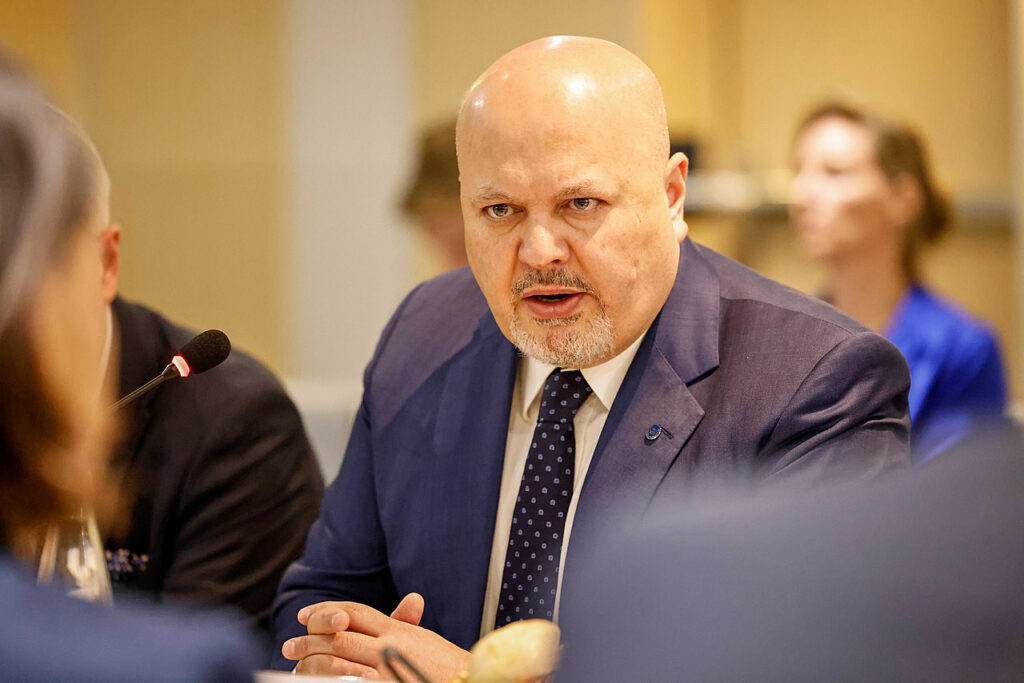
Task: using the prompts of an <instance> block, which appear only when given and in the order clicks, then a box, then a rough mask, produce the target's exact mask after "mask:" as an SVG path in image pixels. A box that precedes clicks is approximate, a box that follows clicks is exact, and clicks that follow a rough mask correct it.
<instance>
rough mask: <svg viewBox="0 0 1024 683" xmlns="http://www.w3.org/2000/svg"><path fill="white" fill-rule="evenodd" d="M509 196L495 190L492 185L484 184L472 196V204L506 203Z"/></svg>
mask: <svg viewBox="0 0 1024 683" xmlns="http://www.w3.org/2000/svg"><path fill="white" fill-rule="evenodd" d="M509 201H511V200H510V199H509V196H508V195H507V194H505V193H504V192H500V191H498V190H495V189H494V188H492V187H489V186H487V185H485V186H484V187H481V188H480V190H479V191H478V192H477V193H476V194H475V195H474V196H473V206H483V205H485V204H507V203H508V202H509Z"/></svg>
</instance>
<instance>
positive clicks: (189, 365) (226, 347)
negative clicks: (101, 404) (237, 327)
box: [111, 330, 231, 410]
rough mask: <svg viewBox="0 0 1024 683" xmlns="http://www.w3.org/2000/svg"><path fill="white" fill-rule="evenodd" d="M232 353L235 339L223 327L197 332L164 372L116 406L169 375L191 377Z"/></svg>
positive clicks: (144, 391) (124, 404) (130, 399)
mask: <svg viewBox="0 0 1024 683" xmlns="http://www.w3.org/2000/svg"><path fill="white" fill-rule="evenodd" d="M229 353H231V341H230V340H229V339H228V336H227V335H226V334H224V333H223V332H221V331H220V330H207V331H206V332H202V333H201V334H197V335H196V336H195V337H193V338H192V341H190V342H189V343H187V344H185V345H184V346H182V347H181V350H180V351H178V353H176V354H175V355H174V358H171V362H170V363H168V364H167V367H166V368H164V370H163V372H161V373H160V374H159V375H157V376H156V377H154V378H153V379H151V380H149V381H148V382H146V383H145V384H143V385H142V386H141V387H139V388H138V389H136V390H135V391H133V392H132V393H130V394H128V395H127V396H125V397H124V398H122V399H121V400H120V401H118V402H117V403H115V404H114V405H113V406H111V407H112V408H113V409H114V410H117V409H118V408H123V407H124V406H126V405H128V404H129V403H131V402H132V401H134V400H135V399H137V398H138V397H139V396H142V395H143V394H145V393H146V392H147V391H151V390H152V389H155V388H156V387H158V386H160V385H161V384H163V383H164V382H166V381H167V380H169V379H176V378H178V377H188V376H189V375H198V374H199V373H201V372H206V371H207V370H209V369H210V368H213V367H216V366H218V365H220V364H221V363H223V362H224V359H225V358H227V357H228V354H229Z"/></svg>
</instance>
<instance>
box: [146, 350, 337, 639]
mask: <svg viewBox="0 0 1024 683" xmlns="http://www.w3.org/2000/svg"><path fill="white" fill-rule="evenodd" d="M261 370H262V369H261ZM242 381H244V382H245V383H246V384H248V386H244V385H239V386H238V387H237V389H238V390H237V391H233V392H231V396H232V401H233V403H232V404H231V405H223V406H221V409H220V410H216V411H211V412H212V413H213V414H214V415H215V416H216V417H214V418H212V419H213V420H214V421H215V423H213V424H210V425H207V426H206V427H205V429H204V431H205V432H206V433H207V434H208V436H207V437H206V441H205V442H204V443H203V446H202V448H201V449H200V450H199V453H198V455H197V457H195V458H194V459H193V462H192V464H191V466H190V469H189V471H188V472H187V475H186V479H185V481H184V484H183V486H182V498H181V500H180V503H179V510H178V512H177V515H176V516H177V517H178V519H180V520H181V522H180V524H178V525H177V526H176V528H175V535H174V537H173V538H170V539H168V541H167V542H168V543H170V544H173V548H174V552H173V554H172V556H173V561H172V562H171V564H170V566H169V567H168V569H167V572H166V575H165V578H164V585H163V588H162V591H161V595H162V596H164V597H174V598H184V599H186V600H188V601H190V602H193V603H206V604H220V603H225V604H231V605H235V606H237V607H239V608H241V609H242V610H244V611H245V612H247V613H248V614H250V615H252V616H253V617H254V618H255V619H256V620H257V621H258V623H259V625H260V626H262V627H263V628H266V627H267V624H268V620H269V615H270V607H271V604H272V602H273V599H274V594H275V592H276V590H277V584H278V581H279V580H280V578H281V575H282V574H283V573H284V570H285V568H287V566H288V564H289V563H290V562H292V561H293V560H294V559H296V558H297V557H299V555H300V554H301V553H302V548H303V544H304V541H305V535H306V532H307V530H308V529H309V526H310V524H312V522H313V520H314V519H316V513H317V506H318V504H319V501H320V498H321V496H322V493H323V479H322V477H321V475H320V471H319V467H318V465H317V463H316V459H315V457H314V455H313V451H312V448H311V447H310V444H309V440H308V439H307V437H306V433H305V430H304V428H303V425H302V420H301V418H300V417H299V414H298V411H297V410H296V408H295V406H294V404H292V402H291V399H289V398H288V396H287V394H285V392H284V390H283V389H282V388H281V387H280V385H278V384H277V382H276V381H274V380H272V379H271V378H270V377H268V376H265V375H264V374H263V373H262V372H261V373H259V374H255V373H251V374H248V375H246V376H245V378H244V380H242Z"/></svg>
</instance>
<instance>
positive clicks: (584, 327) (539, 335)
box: [509, 271, 614, 369]
mask: <svg viewBox="0 0 1024 683" xmlns="http://www.w3.org/2000/svg"><path fill="white" fill-rule="evenodd" d="M533 284H557V285H563V286H567V287H575V288H578V289H581V290H583V291H585V292H587V294H588V295H590V296H593V297H594V299H595V301H597V304H598V306H599V307H600V310H599V311H598V312H597V313H596V314H595V315H593V316H591V317H590V318H589V319H588V320H583V312H582V311H581V312H579V313H575V314H573V315H571V316H568V317H566V318H535V317H533V316H530V322H531V323H532V324H533V325H536V326H539V327H540V328H541V329H540V330H538V331H531V330H528V329H527V327H526V325H524V322H523V320H522V319H521V317H520V314H519V306H518V304H519V303H520V299H519V295H520V294H521V293H522V292H523V291H525V290H526V288H527V287H529V286H531V285H533ZM613 332H614V328H613V326H612V321H611V319H610V318H609V317H608V313H607V312H606V311H605V307H604V304H603V303H602V302H601V300H600V299H599V298H598V297H597V296H596V294H595V293H594V289H593V287H592V286H591V285H590V283H589V282H586V281H585V280H582V279H581V278H579V276H576V275H571V274H568V273H565V272H564V271H547V272H541V271H532V272H530V273H528V274H527V276H526V277H525V278H523V279H522V280H520V281H519V282H517V283H516V285H515V286H514V287H513V296H512V319H511V320H510V321H509V336H510V337H511V339H512V343H513V344H515V346H516V348H518V349H519V351H520V353H522V354H523V355H525V356H529V357H530V358H534V359H536V360H539V361H540V362H542V363H547V364H548V365H554V366H556V367H560V368H571V369H576V368H588V367H591V366H593V365H597V364H599V363H602V362H604V361H606V360H608V359H609V358H611V356H612V351H613V349H614V346H613V344H612V337H613Z"/></svg>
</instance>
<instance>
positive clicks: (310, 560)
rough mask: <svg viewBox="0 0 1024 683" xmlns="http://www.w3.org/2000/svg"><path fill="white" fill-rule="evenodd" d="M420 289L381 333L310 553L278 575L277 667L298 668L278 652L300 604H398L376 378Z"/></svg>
mask: <svg viewBox="0 0 1024 683" xmlns="http://www.w3.org/2000/svg"><path fill="white" fill-rule="evenodd" d="M417 291H419V288H416V289H414V290H413V291H412V292H411V293H410V294H409V295H408V296H407V297H406V299H405V301H404V302H402V304H401V305H400V306H399V307H398V310H397V311H396V312H395V314H394V316H392V318H391V320H390V321H389V322H388V325H387V327H385V329H384V331H383V333H382V334H381V338H380V341H379V342H378V343H377V349H376V350H375V352H374V356H373V359H372V360H371V361H370V364H369V365H368V366H367V368H366V372H365V373H364V376H363V399H362V402H361V403H360V406H359V412H358V413H357V414H356V419H355V422H354V423H353V425H352V432H351V434H350V436H349V442H348V447H347V448H346V449H345V455H344V458H343V459H342V463H341V469H340V470H339V472H338V476H337V477H336V478H335V480H334V482H333V483H332V484H331V485H330V487H328V489H327V491H326V492H325V493H324V499H323V504H322V505H321V508H320V518H319V519H318V520H317V521H316V522H315V523H314V524H313V527H312V528H311V529H310V531H309V538H308V540H307V542H306V550H305V553H304V554H303V556H302V558H301V559H300V560H298V561H297V562H295V563H294V564H292V566H291V567H289V568H288V571H287V572H285V575H284V578H282V579H281V585H280V587H279V589H278V593H277V599H276V600H275V601H274V608H273V614H272V616H271V629H272V632H273V636H274V651H273V653H272V656H273V659H272V667H273V668H275V669H282V670H291V669H292V668H293V667H294V666H295V663H294V662H292V661H289V660H287V659H285V658H284V657H283V656H282V655H281V645H282V644H283V643H284V641H286V640H288V639H289V638H294V637H295V636H300V635H305V633H306V630H305V628H304V627H303V626H302V625H301V624H299V623H298V621H297V620H296V614H298V611H299V610H300V609H302V608H303V607H305V606H307V605H312V604H316V603H318V602H324V601H328V600H330V601H336V600H346V601H354V602H360V603H363V604H365V605H369V606H370V607H374V608H376V609H379V610H381V611H383V612H390V611H391V610H392V609H394V607H395V605H396V604H397V603H398V598H399V596H398V591H397V589H396V588H395V585H394V582H393V580H392V578H391V571H390V568H389V566H388V555H387V544H386V539H385V535H384V528H383V527H382V525H381V520H380V514H379V508H378V502H377V488H376V484H375V477H374V457H373V456H374V453H373V429H372V424H373V422H372V417H373V414H372V413H373V411H372V408H373V400H372V398H373V395H374V392H373V389H372V380H373V376H374V370H375V368H376V367H377V365H378V363H380V362H381V358H382V357H383V356H384V355H385V350H386V348H387V346H388V342H389V340H390V339H391V336H392V334H394V331H395V329H396V327H397V326H398V321H399V320H400V319H401V316H402V312H403V310H404V309H405V307H406V305H407V304H408V303H409V301H411V300H412V298H413V297H414V296H415V294H416V292H417Z"/></svg>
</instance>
